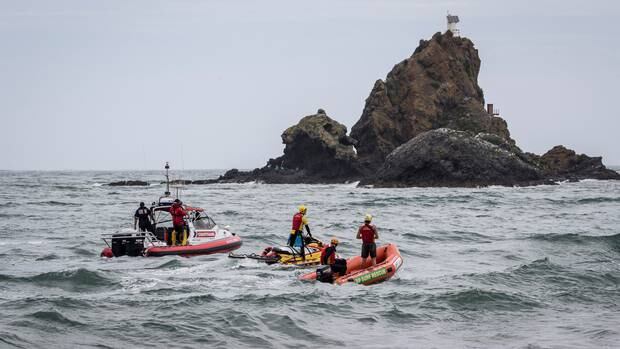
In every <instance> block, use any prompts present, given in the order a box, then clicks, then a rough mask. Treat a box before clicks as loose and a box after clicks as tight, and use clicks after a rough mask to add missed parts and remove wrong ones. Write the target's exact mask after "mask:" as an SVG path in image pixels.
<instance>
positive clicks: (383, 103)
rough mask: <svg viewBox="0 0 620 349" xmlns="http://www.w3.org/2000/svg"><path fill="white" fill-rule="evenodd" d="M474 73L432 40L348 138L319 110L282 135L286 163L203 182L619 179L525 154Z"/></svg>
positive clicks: (585, 164)
mask: <svg viewBox="0 0 620 349" xmlns="http://www.w3.org/2000/svg"><path fill="white" fill-rule="evenodd" d="M479 71H480V58H479V57H478V50H476V48H474V44H473V43H472V42H471V41H470V40H469V39H467V38H460V37H454V36H453V35H452V33H451V32H446V33H445V34H441V33H437V34H435V35H433V37H432V38H431V40H428V41H425V40H421V41H420V46H419V47H418V48H417V49H416V50H415V52H414V53H413V54H412V56H411V57H409V58H408V59H405V60H404V61H402V62H400V63H398V64H397V65H396V66H394V68H393V69H392V71H390V73H389V74H388V75H387V78H386V79H385V81H383V80H377V81H376V82H375V85H374V87H373V88H372V91H371V92H370V95H369V97H368V98H367V99H366V105H365V106H364V110H363V112H362V115H361V117H360V119H359V121H358V122H357V123H356V124H355V125H354V126H353V128H352V131H351V137H349V136H347V129H346V127H345V126H344V125H342V124H340V123H338V122H336V121H334V120H332V119H331V118H329V117H328V116H327V115H326V114H325V112H324V111H323V110H319V111H318V112H317V113H316V114H314V115H309V116H306V117H304V118H303V119H301V121H300V122H299V123H298V124H297V125H295V126H292V127H289V128H288V129H286V130H285V131H284V133H283V134H282V141H283V143H284V144H285V145H286V147H285V149H284V155H282V156H280V157H278V158H276V159H270V160H269V161H268V162H267V165H266V166H265V167H263V168H257V169H254V170H253V171H249V172H243V171H238V170H236V169H233V170H230V171H228V172H226V174H224V175H223V176H220V178H219V179H217V180H205V181H200V182H201V183H212V182H247V181H255V180H259V181H264V182H267V183H327V182H345V181H354V180H362V181H363V183H366V184H377V185H381V186H435V185H440V186H473V185H491V184H500V185H528V184H537V183H545V182H549V180H562V179H582V178H599V179H620V175H618V173H617V172H615V171H611V170H607V169H606V168H605V166H603V164H602V162H601V158H590V157H587V156H586V155H576V154H575V152H574V151H572V150H568V149H566V148H564V147H555V148H553V149H552V150H551V151H549V152H548V153H547V154H545V155H543V156H538V155H536V154H531V153H524V152H522V151H521V149H519V147H517V145H516V143H515V141H514V140H512V139H511V138H510V132H509V131H508V126H507V124H506V121H504V120H503V119H502V118H499V117H496V116H493V115H489V114H488V113H487V111H486V110H485V108H484V95H483V92H482V89H481V88H480V86H478V72H479ZM356 151H357V152H356Z"/></svg>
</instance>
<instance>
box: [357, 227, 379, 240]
mask: <svg viewBox="0 0 620 349" xmlns="http://www.w3.org/2000/svg"><path fill="white" fill-rule="evenodd" d="M359 231H360V235H362V242H363V243H365V244H371V243H373V242H375V227H374V226H372V225H370V224H364V225H362V226H361V227H360V230H359Z"/></svg>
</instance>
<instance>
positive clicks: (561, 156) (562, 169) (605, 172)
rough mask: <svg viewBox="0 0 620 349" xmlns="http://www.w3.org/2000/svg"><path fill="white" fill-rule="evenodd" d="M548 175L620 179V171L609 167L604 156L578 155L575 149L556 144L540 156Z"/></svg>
mask: <svg viewBox="0 0 620 349" xmlns="http://www.w3.org/2000/svg"><path fill="white" fill-rule="evenodd" d="M539 161H540V165H541V167H542V169H543V171H544V173H545V175H546V176H547V177H558V178H566V179H571V178H574V179H585V178H597V179H620V174H618V172H616V171H613V170H610V169H607V168H606V167H605V165H603V162H602V158H601V157H600V156H598V157H589V156H587V155H585V154H579V155H577V154H576V153H575V151H574V150H571V149H567V148H565V147H564V146H562V145H556V146H555V147H553V148H552V149H551V150H549V151H548V152H546V153H545V154H544V155H542V156H541V157H540V158H539Z"/></svg>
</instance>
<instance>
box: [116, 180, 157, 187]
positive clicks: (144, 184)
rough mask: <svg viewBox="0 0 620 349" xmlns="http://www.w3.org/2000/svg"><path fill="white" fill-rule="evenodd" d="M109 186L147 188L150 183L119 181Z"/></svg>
mask: <svg viewBox="0 0 620 349" xmlns="http://www.w3.org/2000/svg"><path fill="white" fill-rule="evenodd" d="M108 185H109V186H112V187H129V186H147V185H149V183H148V182H144V181H118V182H112V183H108Z"/></svg>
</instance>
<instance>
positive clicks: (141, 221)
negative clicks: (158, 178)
mask: <svg viewBox="0 0 620 349" xmlns="http://www.w3.org/2000/svg"><path fill="white" fill-rule="evenodd" d="M151 220H153V212H152V211H151V210H150V209H149V208H148V207H146V206H145V205H144V202H141V203H140V207H138V209H137V210H136V213H135V214H134V215H133V228H134V229H136V225H138V227H139V228H140V231H150V232H152V231H153V225H152V224H151Z"/></svg>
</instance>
